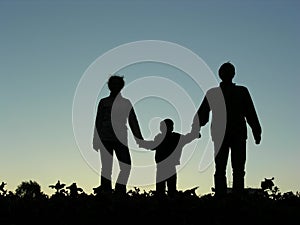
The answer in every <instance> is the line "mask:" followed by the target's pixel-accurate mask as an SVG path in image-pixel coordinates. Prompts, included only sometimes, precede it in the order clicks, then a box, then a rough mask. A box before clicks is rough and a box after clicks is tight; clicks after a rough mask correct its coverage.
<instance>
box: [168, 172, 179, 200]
mask: <svg viewBox="0 0 300 225" xmlns="http://www.w3.org/2000/svg"><path fill="white" fill-rule="evenodd" d="M169 173H170V174H173V175H171V176H170V177H169V178H168V179H167V186H168V195H169V196H171V197H174V195H175V194H176V192H177V173H176V167H175V166H174V167H172V168H169Z"/></svg>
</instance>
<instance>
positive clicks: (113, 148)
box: [93, 75, 143, 194]
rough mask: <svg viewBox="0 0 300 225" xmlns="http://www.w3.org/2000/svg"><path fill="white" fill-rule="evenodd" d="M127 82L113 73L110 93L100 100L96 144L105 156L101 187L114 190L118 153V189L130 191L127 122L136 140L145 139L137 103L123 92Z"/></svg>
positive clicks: (94, 145) (96, 124)
mask: <svg viewBox="0 0 300 225" xmlns="http://www.w3.org/2000/svg"><path fill="white" fill-rule="evenodd" d="M124 85H125V81H124V79H123V77H122V76H116V75H113V76H111V77H110V78H109V80H108V88H109V90H110V95H109V96H107V97H105V98H102V99H101V100H100V102H99V104H98V110H97V116H96V121H95V130H94V138H93V148H94V149H95V150H96V151H100V157H101V164H102V168H101V190H102V191H103V192H111V191H112V182H111V175H112V164H113V153H115V154H116V157H117V159H118V163H119V168H120V172H119V175H118V178H117V182H116V185H115V192H117V193H120V194H126V185H127V182H128V179H129V175H130V170H131V157H130V152H129V148H128V137H127V135H128V131H127V130H128V128H127V124H129V127H130V129H131V131H132V133H133V136H134V138H135V140H138V139H143V137H142V134H141V131H140V127H139V123H138V120H137V117H136V114H135V111H134V108H133V106H132V104H131V102H130V100H129V99H127V98H124V97H123V96H122V95H121V90H122V89H123V87H124Z"/></svg>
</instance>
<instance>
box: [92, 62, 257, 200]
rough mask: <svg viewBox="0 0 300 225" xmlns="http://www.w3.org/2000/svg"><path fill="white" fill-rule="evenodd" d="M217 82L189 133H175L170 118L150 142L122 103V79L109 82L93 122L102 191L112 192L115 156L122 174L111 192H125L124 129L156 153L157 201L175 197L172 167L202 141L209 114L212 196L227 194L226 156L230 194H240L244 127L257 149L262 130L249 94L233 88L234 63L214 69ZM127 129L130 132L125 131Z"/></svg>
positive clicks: (127, 159)
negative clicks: (189, 146)
mask: <svg viewBox="0 0 300 225" xmlns="http://www.w3.org/2000/svg"><path fill="white" fill-rule="evenodd" d="M218 74H219V77H220V79H221V82H220V84H219V86H217V87H213V88H211V89H209V90H208V91H207V92H206V93H205V96H204V98H203V100H202V102H201V104H200V106H199V108H198V110H197V112H196V114H195V115H194V118H193V123H192V124H191V131H190V132H189V133H187V134H180V133H178V132H175V131H174V121H173V120H172V119H170V118H166V119H163V120H162V121H161V122H160V133H158V134H157V135H156V136H155V137H154V139H153V140H144V138H143V135H142V133H141V130H140V126H139V122H138V119H137V115H136V113H135V109H134V107H133V105H132V103H131V101H130V100H129V99H127V98H124V97H123V96H122V94H121V90H122V89H123V88H124V86H125V81H124V77H122V76H117V75H112V76H110V78H109V79H108V83H107V84H108V88H109V90H110V94H109V96H107V97H104V98H102V99H100V101H99V104H98V109H97V114H96V119H95V128H94V136H93V148H94V149H95V150H96V151H98V152H100V158H101V180H100V182H101V184H100V186H99V188H100V190H98V191H100V192H104V193H112V192H113V188H112V181H111V176H112V163H113V155H114V154H115V155H116V158H117V159H118V163H119V168H120V172H119V175H118V178H117V181H116V185H115V190H114V191H115V192H116V193H120V194H126V193H127V183H128V178H129V175H130V171H131V156H130V151H129V148H128V137H127V136H128V129H129V128H130V130H131V131H132V134H133V136H134V138H135V141H136V143H137V144H138V146H139V147H140V148H144V149H146V150H153V151H155V162H156V186H155V189H156V190H155V193H156V194H157V195H158V196H162V195H166V194H167V195H169V196H171V197H172V196H174V195H175V194H176V193H177V171H176V166H178V165H179V164H180V157H181V153H182V150H183V148H184V146H185V145H187V144H188V143H190V142H192V141H193V140H194V139H197V138H200V137H201V135H200V131H201V127H203V126H205V125H206V124H207V123H208V121H209V119H210V115H211V117H212V118H211V136H212V141H213V142H214V161H215V173H214V186H215V188H214V189H215V194H216V196H224V195H225V194H226V193H227V178H226V167H227V161H228V156H229V153H230V154H231V165H232V171H233V188H232V189H233V192H234V193H235V194H237V195H241V194H243V192H244V177H245V163H246V145H247V124H248V125H249V126H250V128H251V129H252V133H253V136H254V139H255V143H256V144H260V141H261V134H262V128H261V125H260V122H259V119H258V115H257V113H256V110H255V107H254V103H253V101H252V98H251V96H250V93H249V91H248V89H247V88H246V87H244V86H240V85H237V84H235V83H233V78H234V76H235V67H234V65H233V64H232V63H230V62H226V63H224V64H222V65H221V66H220V68H219V70H218ZM127 124H128V125H129V127H127Z"/></svg>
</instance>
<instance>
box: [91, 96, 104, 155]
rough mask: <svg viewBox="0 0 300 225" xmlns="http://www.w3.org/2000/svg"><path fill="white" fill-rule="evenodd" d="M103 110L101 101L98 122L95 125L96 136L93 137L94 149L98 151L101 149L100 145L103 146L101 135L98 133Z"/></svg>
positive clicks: (97, 116) (97, 115)
mask: <svg viewBox="0 0 300 225" xmlns="http://www.w3.org/2000/svg"><path fill="white" fill-rule="evenodd" d="M101 109H102V104H101V101H100V102H99V105H98V109H97V114H96V120H95V125H94V136H93V148H94V149H95V150H96V151H98V150H99V149H100V144H101V141H100V137H99V133H98V126H99V124H101Z"/></svg>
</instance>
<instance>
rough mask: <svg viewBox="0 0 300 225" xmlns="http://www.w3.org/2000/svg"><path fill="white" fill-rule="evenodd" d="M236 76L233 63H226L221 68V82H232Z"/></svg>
mask: <svg viewBox="0 0 300 225" xmlns="http://www.w3.org/2000/svg"><path fill="white" fill-rule="evenodd" d="M234 75H235V67H234V65H233V64H232V63H230V62H226V63H224V64H222V65H221V66H220V68H219V77H220V78H221V80H223V81H224V80H232V79H233V77H234Z"/></svg>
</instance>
